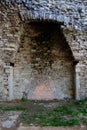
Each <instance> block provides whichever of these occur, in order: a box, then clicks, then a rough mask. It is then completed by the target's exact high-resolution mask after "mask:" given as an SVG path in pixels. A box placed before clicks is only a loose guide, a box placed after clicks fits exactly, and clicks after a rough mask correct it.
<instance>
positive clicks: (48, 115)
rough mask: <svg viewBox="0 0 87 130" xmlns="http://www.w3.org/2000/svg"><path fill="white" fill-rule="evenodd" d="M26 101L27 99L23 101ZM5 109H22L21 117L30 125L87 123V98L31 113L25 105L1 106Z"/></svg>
mask: <svg viewBox="0 0 87 130" xmlns="http://www.w3.org/2000/svg"><path fill="white" fill-rule="evenodd" d="M23 102H25V101H23ZM0 110H3V111H15V110H16V111H17V110H18V111H22V115H21V119H22V121H23V122H24V123H26V124H28V125H32V124H34V125H36V126H74V125H79V124H87V100H82V101H70V102H69V103H68V105H63V106H60V107H56V108H55V109H51V110H50V109H49V110H46V109H44V108H43V109H40V110H39V111H36V112H34V113H33V114H31V112H30V109H28V108H27V107H25V106H23V107H21V106H15V107H11V106H10V107H0Z"/></svg>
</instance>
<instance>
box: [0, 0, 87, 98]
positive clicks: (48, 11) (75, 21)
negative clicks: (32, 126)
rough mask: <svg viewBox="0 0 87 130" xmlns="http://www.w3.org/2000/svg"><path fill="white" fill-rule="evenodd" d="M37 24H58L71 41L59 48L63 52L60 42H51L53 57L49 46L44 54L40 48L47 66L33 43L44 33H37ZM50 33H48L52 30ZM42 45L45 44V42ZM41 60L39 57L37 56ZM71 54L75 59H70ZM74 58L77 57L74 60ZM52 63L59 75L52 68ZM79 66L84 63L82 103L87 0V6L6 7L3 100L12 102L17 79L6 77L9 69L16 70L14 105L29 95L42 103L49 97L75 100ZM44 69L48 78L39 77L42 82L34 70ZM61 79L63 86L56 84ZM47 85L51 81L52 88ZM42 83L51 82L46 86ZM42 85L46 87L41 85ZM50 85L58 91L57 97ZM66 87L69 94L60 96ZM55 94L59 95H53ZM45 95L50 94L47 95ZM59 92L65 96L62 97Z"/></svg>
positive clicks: (35, 3) (83, 81) (0, 36)
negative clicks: (10, 94)
mask: <svg viewBox="0 0 87 130" xmlns="http://www.w3.org/2000/svg"><path fill="white" fill-rule="evenodd" d="M31 21H34V22H40V21H41V22H47V23H49V24H50V23H51V24H54V23H57V24H58V26H60V27H61V32H62V33H63V35H64V36H65V38H66V40H65V39H62V38H61V42H58V43H60V44H59V45H57V47H56V46H55V45H56V44H57V43H56V42H55V41H57V38H55V37H54V40H52V42H50V43H51V44H50V45H49V44H48V43H47V44H48V45H49V46H48V47H49V48H50V49H51V51H50V50H49V49H48V48H47V47H46V48H45V45H44V46H42V48H43V49H42V48H41V46H40V48H39V51H40V50H41V51H42V52H43V54H44V55H45V57H46V58H45V60H42V61H41V59H43V58H42V57H41V53H40V54H39V51H38V46H37V44H36V43H34V41H31V39H32V37H33V38H34V37H35V36H37V35H38V34H39V33H41V31H37V30H38V29H40V28H39V27H38V26H36V28H37V27H38V29H34V26H35V25H32V26H31V28H30V22H31ZM28 25H29V26H28ZM42 26H43V25H42ZM44 28H45V29H47V28H46V26H45V27H44ZM56 29H57V28H56ZM57 30H58V29H57ZM50 32H51V31H50ZM53 32H55V31H53V30H52V33H53ZM57 32H58V31H57ZM53 35H54V34H52V36H53ZM46 36H47V35H46ZM58 36H59V34H58ZM56 37H57V36H56ZM63 40H64V41H65V42H64V41H63ZM59 41H60V40H59ZM62 41H63V43H62ZM42 42H44V40H43V41H42ZM46 42H47V41H46ZM61 43H62V44H61ZM65 43H68V45H67V47H70V48H69V50H67V49H66V47H65V46H64V44H65ZM64 48H65V50H64ZM50 52H51V55H50ZM37 54H38V55H39V56H37ZM67 54H68V56H70V57H71V59H70V58H66V56H67ZM72 55H73V56H74V57H73V58H72ZM32 56H33V57H32ZM50 57H51V59H50ZM57 58H58V59H57ZM66 59H68V60H66ZM62 60H63V61H62ZM50 62H51V66H52V68H53V69H51V68H50V66H49V63H50ZM62 62H63V63H62ZM76 62H79V69H80V72H79V76H80V89H79V96H80V99H83V98H86V97H87V2H86V0H83V2H82V1H81V0H79V1H77V0H73V1H71V0H70V1H67V0H61V1H60V0H58V1H56V0H48V1H47V0H44V1H42V0H31V1H30V0H27V1H26V0H22V1H21V0H16V1H15V0H1V1H0V100H8V96H9V86H8V82H9V81H8V80H9V77H11V74H10V72H6V71H7V70H6V66H8V67H9V66H11V67H13V72H14V73H13V83H12V85H13V97H12V98H13V99H14V98H21V97H23V95H24V96H25V97H26V96H28V98H31V97H33V98H35V97H36V98H38V99H40V98H41V97H43V95H44V97H46V96H47V97H46V98H48V97H50V98H57V99H59V97H63V98H64V97H69V98H70V97H72V96H71V95H73V90H75V85H74V78H75V77H74V75H75V73H74V71H72V70H73V69H74V68H75V64H76ZM71 63H73V64H74V65H73V64H71ZM43 66H45V69H44V71H45V70H46V73H45V76H44V75H43V74H42V75H40V74H39V76H38V75H37V71H36V70H35V69H34V67H36V68H37V69H38V70H41V71H42V68H43ZM57 67H58V68H57ZM32 68H33V73H32ZM59 70H60V71H59ZM9 71H10V70H9ZM59 72H60V75H59ZM48 73H51V76H49V74H48ZM35 75H36V77H35ZM37 77H38V78H37ZM43 77H44V78H43ZM59 77H60V79H59ZM50 78H51V79H50ZM53 78H54V79H53ZM57 78H58V80H56V79H57ZM39 80H40V81H39ZM46 80H48V81H47V82H46ZM42 81H43V82H45V84H44V83H43V82H42ZM60 81H61V83H60ZM32 82H33V83H32ZM38 82H39V83H40V82H41V84H39V83H38ZM62 83H63V85H62ZM52 84H56V85H57V84H61V86H62V87H60V89H59V88H58V90H57V89H55V87H54V85H52ZM45 85H46V86H52V89H50V90H51V91H50V90H49V89H48V87H46V86H45ZM29 86H30V89H29ZM35 86H37V87H35ZM59 86H60V85H59ZM64 86H65V88H66V90H63V91H60V90H62V88H64ZM67 86H68V87H67ZM72 86H73V89H72ZM26 88H27V89H26ZM49 88H50V87H49ZM53 88H54V89H55V90H53ZM25 90H26V91H27V92H28V95H26V91H25ZM44 90H45V91H44ZM43 91H44V93H45V94H44V93H43V94H42V92H43ZM53 91H55V94H53ZM46 92H47V93H46ZM57 92H59V93H58V94H59V96H58V94H57ZM29 93H30V94H29ZM32 93H33V94H32ZM67 93H68V94H67ZM40 94H42V95H40ZM63 94H64V96H63ZM48 95H49V96H48ZM65 95H67V96H65Z"/></svg>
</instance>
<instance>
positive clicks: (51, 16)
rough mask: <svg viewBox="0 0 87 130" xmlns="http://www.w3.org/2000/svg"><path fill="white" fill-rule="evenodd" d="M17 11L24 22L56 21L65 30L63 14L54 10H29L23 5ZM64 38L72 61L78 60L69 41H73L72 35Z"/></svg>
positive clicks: (65, 24)
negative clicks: (71, 55) (70, 52)
mask: <svg viewBox="0 0 87 130" xmlns="http://www.w3.org/2000/svg"><path fill="white" fill-rule="evenodd" d="M19 11H20V16H21V18H22V19H21V20H22V22H24V21H42V22H44V21H47V22H49V23H50V22H57V23H60V25H61V26H63V27H64V29H65V30H67V23H66V21H65V17H64V16H63V17H62V16H61V15H60V14H58V12H55V11H54V12H53V13H52V12H50V11H46V12H44V11H41V10H37V11H35V10H31V8H30V9H26V7H24V10H22V8H21V9H20V10H19ZM65 26H66V27H65ZM71 32H72V31H71ZM64 35H65V36H66V32H64ZM66 38H67V41H69V42H68V43H69V47H70V50H72V54H73V55H74V60H73V61H75V60H78V58H77V55H76V54H75V51H74V49H73V46H72V44H73V42H71V41H73V39H72V36H71V39H69V38H70V37H69V38H68V37H67V36H66ZM74 42H75V41H74ZM76 44H78V43H77V42H76V43H75V45H76ZM75 45H74V47H75ZM74 64H76V61H75V62H74ZM11 65H12V63H11Z"/></svg>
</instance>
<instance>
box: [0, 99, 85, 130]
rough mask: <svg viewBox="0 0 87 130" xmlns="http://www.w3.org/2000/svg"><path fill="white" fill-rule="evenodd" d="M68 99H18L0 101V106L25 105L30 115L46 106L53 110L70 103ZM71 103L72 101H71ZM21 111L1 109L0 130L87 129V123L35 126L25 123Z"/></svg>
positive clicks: (48, 109) (46, 108) (47, 109)
mask: <svg viewBox="0 0 87 130" xmlns="http://www.w3.org/2000/svg"><path fill="white" fill-rule="evenodd" d="M68 103H69V102H68V101H56V100H54V101H37V100H36V101H27V102H20V101H18V100H15V101H12V102H5V103H2V102H0V107H9V106H11V107H15V106H19V107H23V106H25V107H26V108H28V109H29V111H30V115H29V116H31V115H32V114H35V113H37V111H39V110H40V109H42V108H43V107H44V109H45V110H46V111H51V110H52V109H54V108H56V107H57V106H62V105H65V104H66V105H68ZM69 104H70V103H69ZM20 115H21V111H17V110H16V111H5V112H3V111H1V110H0V130H87V126H86V125H80V126H75V127H35V126H33V125H31V126H28V125H26V124H24V123H23V122H22V121H21V119H20Z"/></svg>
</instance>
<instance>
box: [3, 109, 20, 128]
mask: <svg viewBox="0 0 87 130" xmlns="http://www.w3.org/2000/svg"><path fill="white" fill-rule="evenodd" d="M20 114H21V112H18V111H10V112H9V111H7V112H3V111H0V128H2V129H10V128H13V127H14V126H16V125H17V123H18V118H19V116H20Z"/></svg>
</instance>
